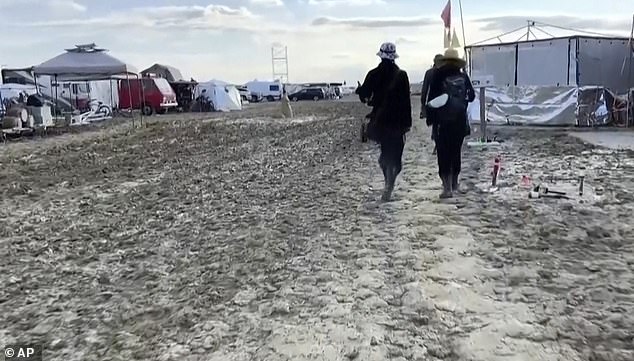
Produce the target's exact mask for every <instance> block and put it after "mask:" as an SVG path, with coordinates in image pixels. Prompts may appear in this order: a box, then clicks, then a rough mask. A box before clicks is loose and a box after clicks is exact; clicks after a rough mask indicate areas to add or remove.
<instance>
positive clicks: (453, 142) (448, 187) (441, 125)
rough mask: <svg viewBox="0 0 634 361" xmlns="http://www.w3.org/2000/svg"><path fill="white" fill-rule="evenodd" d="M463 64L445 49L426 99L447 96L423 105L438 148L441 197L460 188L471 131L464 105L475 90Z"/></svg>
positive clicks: (455, 51) (449, 196)
mask: <svg viewBox="0 0 634 361" xmlns="http://www.w3.org/2000/svg"><path fill="white" fill-rule="evenodd" d="M465 65H466V62H465V61H464V60H463V59H462V58H460V56H458V50H456V49H453V48H449V49H447V50H446V51H445V54H444V55H443V56H442V58H440V59H439V62H438V67H437V69H436V70H435V71H434V73H433V75H432V78H431V81H430V85H429V93H428V96H427V98H428V99H429V100H432V99H435V98H437V97H438V96H440V95H443V94H447V95H448V99H447V102H446V103H445V105H443V106H442V107H440V108H431V107H429V106H427V107H426V112H427V125H428V126H430V125H431V127H432V132H433V133H434V135H433V137H434V139H435V142H436V147H437V157H438V175H439V176H440V179H441V181H442V186H443V191H442V193H441V194H440V198H451V197H452V196H453V193H454V192H458V191H459V182H458V179H459V175H460V170H461V163H462V144H463V142H464V138H465V137H466V136H467V135H469V134H470V129H469V123H468V121H467V106H468V105H469V103H470V102H473V100H474V99H475V91H474V89H473V85H472V84H471V79H469V76H468V75H467V74H466V73H464V72H463V70H462V69H463V68H464V67H465Z"/></svg>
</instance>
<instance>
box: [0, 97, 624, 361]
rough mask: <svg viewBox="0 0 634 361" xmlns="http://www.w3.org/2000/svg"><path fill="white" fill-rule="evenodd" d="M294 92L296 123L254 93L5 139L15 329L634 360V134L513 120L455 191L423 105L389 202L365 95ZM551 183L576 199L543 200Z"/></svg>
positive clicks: (1, 261) (8, 321)
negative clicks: (496, 166) (214, 107)
mask: <svg viewBox="0 0 634 361" xmlns="http://www.w3.org/2000/svg"><path fill="white" fill-rule="evenodd" d="M294 106H295V109H294V110H295V112H296V113H297V119H296V120H295V121H292V122H290V121H285V120H281V119H271V118H270V115H271V114H273V113H277V111H276V109H277V108H276V106H271V105H259V106H253V107H251V108H250V109H248V110H245V111H243V112H240V113H232V114H229V115H214V116H213V117H212V119H209V120H204V121H203V120H201V118H205V117H204V116H203V117H201V116H200V115H198V116H195V117H196V118H197V119H196V120H194V119H191V118H192V116H188V115H175V116H165V117H160V118H158V117H157V118H155V119H153V120H152V121H150V122H149V123H148V124H147V127H145V128H141V129H136V130H134V131H130V128H129V126H127V125H126V124H119V125H116V126H110V127H108V126H104V127H101V129H99V130H98V131H90V132H82V133H78V134H72V135H63V136H57V137H49V138H46V139H40V140H32V141H24V142H19V143H12V144H8V145H5V146H2V147H0V167H1V168H0V169H1V171H0V181H1V184H2V185H3V187H2V189H1V190H0V195H1V202H2V203H1V204H0V282H1V284H2V285H3V287H2V288H0V344H10V343H14V342H30V343H38V344H42V345H44V347H45V359H46V360H192V361H193V360H214V361H215V360H218V361H220V360H223V361H231V360H235V361H238V360H239V361H242V360H267V361H268V360H271V361H277V360H280V361H281V360H473V361H496V360H518V361H519V360H522V361H524V360H526V361H528V360H546V361H550V360H553V361H554V360H584V361H586V360H587V361H590V360H592V361H631V360H634V295H633V293H632V290H633V288H634V276H633V273H634V271H633V269H634V231H633V227H632V223H633V221H632V216H633V214H634V193H633V189H634V178H633V175H634V153H633V152H631V151H612V150H605V149H598V148H595V147H593V146H591V145H588V144H585V143H583V142H582V141H581V140H578V139H575V138H572V137H569V136H568V135H567V134H566V132H567V130H553V129H551V130H532V129H518V128H502V129H499V130H497V131H496V132H497V135H498V137H499V138H500V139H503V140H505V142H504V143H503V144H502V146H501V147H489V148H488V149H487V148H482V147H478V148H469V147H466V146H465V150H464V157H465V160H464V171H463V180H464V181H463V188H464V189H465V190H467V192H466V193H465V194H462V195H459V196H457V197H456V198H454V199H452V200H446V201H440V200H438V199H437V195H438V194H439V192H440V184H439V180H438V177H437V175H436V170H435V159H434V157H433V156H432V155H431V150H432V145H431V141H430V139H429V131H428V130H427V129H426V127H423V126H422V124H420V123H418V124H417V125H416V126H415V128H414V129H413V131H412V133H411V134H410V135H409V138H408V142H407V146H406V151H405V166H404V173H403V174H402V177H401V178H400V179H399V181H398V184H397V187H396V190H395V199H394V201H392V202H390V203H381V202H380V201H379V198H380V194H381V187H382V184H381V183H382V175H381V172H380V170H379V169H378V166H377V163H376V159H377V149H376V146H375V145H372V144H367V143H366V144H363V143H360V142H359V140H358V139H359V137H358V127H359V121H360V120H359V119H360V118H361V117H362V116H363V115H364V114H365V113H366V112H367V109H366V108H364V107H363V105H360V104H355V103H334V102H321V103H312V102H310V103H301V104H294ZM416 113H417V111H416ZM498 154H499V155H501V157H502V166H503V170H502V173H501V177H500V180H499V184H498V188H497V190H496V189H491V187H490V184H489V182H490V174H489V173H490V171H491V168H492V165H493V164H492V163H493V158H494V156H495V155H498ZM579 175H584V176H585V182H584V193H583V195H579V194H578V188H577V187H578V183H577V179H578V178H577V177H578V176H579ZM523 176H526V177H525V181H526V183H525V184H522V182H521V180H522V178H523ZM549 176H557V177H559V179H548V177H549ZM563 178H569V179H563ZM540 181H544V182H546V181H548V182H549V186H550V187H551V188H552V189H557V190H564V191H566V192H568V194H569V195H571V198H572V199H569V200H558V199H538V200H529V199H528V198H527V194H528V187H530V186H532V185H535V184H537V183H538V182H540ZM529 183H531V184H529Z"/></svg>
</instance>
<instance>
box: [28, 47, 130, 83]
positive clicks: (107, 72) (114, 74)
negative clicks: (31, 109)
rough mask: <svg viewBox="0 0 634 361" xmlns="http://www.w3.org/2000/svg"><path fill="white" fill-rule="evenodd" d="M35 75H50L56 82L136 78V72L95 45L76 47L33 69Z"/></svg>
mask: <svg viewBox="0 0 634 361" xmlns="http://www.w3.org/2000/svg"><path fill="white" fill-rule="evenodd" d="M33 73H34V74H35V75H36V76H37V75H51V76H55V77H57V80H60V81H62V80H65V81H72V80H76V81H80V80H86V81H87V80H106V79H112V78H118V77H119V78H121V77H126V76H128V75H133V76H137V70H136V69H135V68H134V67H133V66H131V65H128V64H126V63H124V62H122V61H121V60H119V59H117V58H115V57H113V56H111V55H108V54H106V50H105V49H98V48H96V46H95V44H88V45H76V46H75V49H67V50H66V52H65V53H63V54H60V55H58V56H56V57H54V58H52V59H50V60H48V61H45V62H44V63H42V64H40V65H37V66H35V67H34V68H33Z"/></svg>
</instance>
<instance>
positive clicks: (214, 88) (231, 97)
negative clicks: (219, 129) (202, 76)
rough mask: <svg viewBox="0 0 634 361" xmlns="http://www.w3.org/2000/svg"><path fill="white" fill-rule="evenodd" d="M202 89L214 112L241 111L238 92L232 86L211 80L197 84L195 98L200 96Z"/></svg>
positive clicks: (240, 100)
mask: <svg viewBox="0 0 634 361" xmlns="http://www.w3.org/2000/svg"><path fill="white" fill-rule="evenodd" d="M203 89H204V90H206V91H207V93H208V94H209V98H210V99H211V102H212V103H213V105H214V108H215V109H216V110H218V111H221V112H228V111H232V110H242V99H241V98H240V92H239V91H238V89H237V88H236V87H235V86H234V85H231V84H229V83H226V82H223V81H221V80H211V81H208V82H204V83H199V84H198V85H197V86H196V90H195V94H196V96H198V95H200V93H202V91H203Z"/></svg>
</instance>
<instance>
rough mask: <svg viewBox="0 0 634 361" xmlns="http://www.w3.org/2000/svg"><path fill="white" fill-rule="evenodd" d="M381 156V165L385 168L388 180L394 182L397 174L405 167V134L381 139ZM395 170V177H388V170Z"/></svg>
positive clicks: (384, 173) (384, 171)
mask: <svg viewBox="0 0 634 361" xmlns="http://www.w3.org/2000/svg"><path fill="white" fill-rule="evenodd" d="M380 144H381V156H379V165H380V166H381V169H382V170H383V175H384V176H385V177H386V181H387V182H388V183H389V182H394V180H396V176H398V174H399V173H401V170H402V169H403V148H405V136H402V137H387V138H384V139H382V140H381V143H380ZM388 168H391V169H392V170H394V172H393V176H392V178H393V179H387V170H388Z"/></svg>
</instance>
